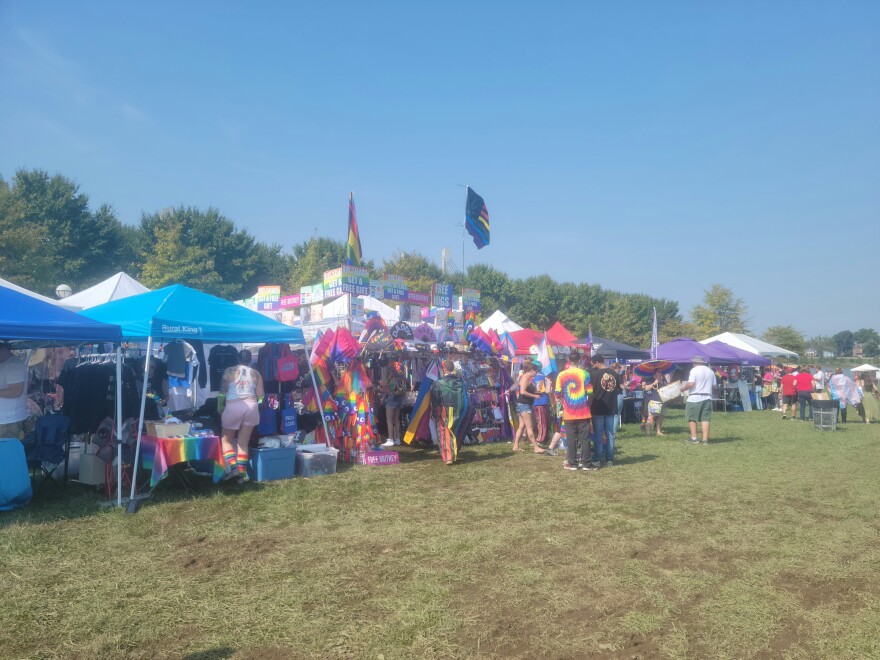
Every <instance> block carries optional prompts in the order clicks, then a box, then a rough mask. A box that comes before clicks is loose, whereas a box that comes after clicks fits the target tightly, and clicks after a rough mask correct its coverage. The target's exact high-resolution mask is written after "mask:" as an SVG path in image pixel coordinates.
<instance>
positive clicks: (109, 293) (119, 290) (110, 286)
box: [64, 273, 150, 309]
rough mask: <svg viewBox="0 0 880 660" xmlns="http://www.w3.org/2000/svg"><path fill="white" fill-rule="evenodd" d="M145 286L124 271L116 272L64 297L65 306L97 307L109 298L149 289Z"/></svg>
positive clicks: (135, 293) (134, 294)
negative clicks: (93, 284) (101, 280)
mask: <svg viewBox="0 0 880 660" xmlns="http://www.w3.org/2000/svg"><path fill="white" fill-rule="evenodd" d="M149 290H150V289H148V288H147V287H145V286H144V285H143V284H141V283H140V282H138V281H137V280H136V279H134V278H133V277H130V276H128V275H126V274H125V273H116V275H114V276H113V277H110V278H108V279H106V280H104V281H103V282H100V283H99V284H96V285H95V286H92V287H89V288H88V289H84V290H82V291H80V292H79V293H74V294H73V295H72V296H69V297H67V298H65V299H64V305H65V307H72V308H75V309H88V308H89V307H97V306H98V305H103V304H104V303H107V302H110V301H111V300H120V299H122V298H128V297H129V296H136V295H138V294H141V293H146V292H147V291H149Z"/></svg>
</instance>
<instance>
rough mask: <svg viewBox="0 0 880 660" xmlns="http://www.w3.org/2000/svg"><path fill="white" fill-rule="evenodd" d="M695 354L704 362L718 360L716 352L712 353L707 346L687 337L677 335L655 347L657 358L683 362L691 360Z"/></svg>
mask: <svg viewBox="0 0 880 660" xmlns="http://www.w3.org/2000/svg"><path fill="white" fill-rule="evenodd" d="M697 355H699V356H702V357H703V358H704V359H705V360H706V362H718V361H719V355H718V353H713V352H712V351H711V350H710V349H709V348H708V347H707V346H704V345H703V344H701V343H700V342H698V341H694V340H693V339H689V338H688V337H677V338H676V339H673V340H672V341H668V342H666V343H664V344H660V345H659V346H658V347H657V359H658V360H669V361H670V362H676V363H678V364H683V363H687V362H691V361H692V360H693V359H694V358H695V357H696V356H697Z"/></svg>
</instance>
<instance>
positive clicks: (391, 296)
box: [383, 273, 407, 302]
mask: <svg viewBox="0 0 880 660" xmlns="http://www.w3.org/2000/svg"><path fill="white" fill-rule="evenodd" d="M383 283H384V288H385V300H396V301H397V302H406V295H407V288H406V282H404V281H403V278H402V277H401V276H400V275H389V274H388V273H386V274H385V277H384V278H383Z"/></svg>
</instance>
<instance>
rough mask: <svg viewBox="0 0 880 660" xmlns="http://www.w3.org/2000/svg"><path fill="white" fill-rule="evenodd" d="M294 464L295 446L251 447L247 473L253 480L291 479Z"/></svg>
mask: <svg viewBox="0 0 880 660" xmlns="http://www.w3.org/2000/svg"><path fill="white" fill-rule="evenodd" d="M295 464H296V447H279V448H277V449H251V450H250V460H249V461H248V475H249V476H250V478H251V479H253V480H254V481H278V480H279V479H292V478H293V471H294V466H295Z"/></svg>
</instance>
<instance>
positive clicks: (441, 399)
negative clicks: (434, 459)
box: [430, 360, 468, 465]
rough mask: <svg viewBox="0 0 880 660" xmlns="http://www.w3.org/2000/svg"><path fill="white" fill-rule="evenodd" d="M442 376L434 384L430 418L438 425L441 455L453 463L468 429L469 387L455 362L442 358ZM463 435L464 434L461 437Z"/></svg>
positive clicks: (446, 462) (447, 463) (449, 463)
mask: <svg viewBox="0 0 880 660" xmlns="http://www.w3.org/2000/svg"><path fill="white" fill-rule="evenodd" d="M441 366H442V368H443V377H442V378H440V380H436V381H434V382H433V383H432V384H431V390H430V395H431V417H433V418H434V423H435V424H436V425H437V444H438V445H440V458H441V459H442V460H443V462H444V463H445V464H446V465H452V464H453V463H455V460H456V459H457V458H458V446H459V444H460V443H461V440H462V439H463V436H464V433H465V431H466V429H464V428H463V427H464V421H465V417H466V410H467V407H468V402H467V390H466V389H465V386H464V381H463V380H462V378H461V376H457V375H456V374H455V363H454V362H453V361H452V360H443V363H442V365H441ZM459 436H461V437H459Z"/></svg>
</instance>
